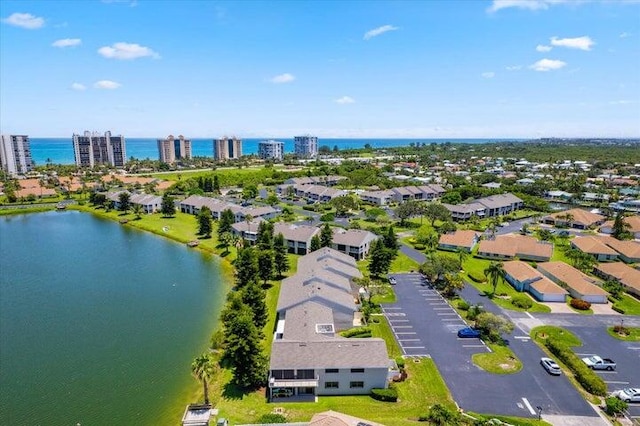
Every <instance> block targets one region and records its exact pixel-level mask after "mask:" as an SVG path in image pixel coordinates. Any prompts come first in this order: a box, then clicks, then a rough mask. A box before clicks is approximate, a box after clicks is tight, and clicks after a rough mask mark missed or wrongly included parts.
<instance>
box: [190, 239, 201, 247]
mask: <svg viewBox="0 0 640 426" xmlns="http://www.w3.org/2000/svg"><path fill="white" fill-rule="evenodd" d="M198 244H200V241H197V240H193V241H189V242H188V243H187V246H189V247H197V246H198Z"/></svg>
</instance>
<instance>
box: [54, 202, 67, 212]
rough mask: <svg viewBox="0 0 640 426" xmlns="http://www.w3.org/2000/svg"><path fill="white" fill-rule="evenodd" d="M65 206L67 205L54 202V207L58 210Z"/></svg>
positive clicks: (63, 208)
mask: <svg viewBox="0 0 640 426" xmlns="http://www.w3.org/2000/svg"><path fill="white" fill-rule="evenodd" d="M66 208H67V205H66V204H64V203H58V204H56V209H58V210H65V209H66Z"/></svg>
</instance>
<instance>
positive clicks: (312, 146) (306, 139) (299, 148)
mask: <svg viewBox="0 0 640 426" xmlns="http://www.w3.org/2000/svg"><path fill="white" fill-rule="evenodd" d="M293 141H294V151H295V154H296V157H298V158H316V157H317V156H318V138H317V137H316V136H309V135H307V136H295V137H294V138H293Z"/></svg>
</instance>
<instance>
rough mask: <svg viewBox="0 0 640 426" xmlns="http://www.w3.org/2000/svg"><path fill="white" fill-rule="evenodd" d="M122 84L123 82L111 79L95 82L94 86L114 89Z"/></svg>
mask: <svg viewBox="0 0 640 426" xmlns="http://www.w3.org/2000/svg"><path fill="white" fill-rule="evenodd" d="M120 86H122V84H120V83H116V82H115V81H111V80H100V81H96V82H95V83H93V87H95V88H96V89H105V90H114V89H117V88H118V87H120Z"/></svg>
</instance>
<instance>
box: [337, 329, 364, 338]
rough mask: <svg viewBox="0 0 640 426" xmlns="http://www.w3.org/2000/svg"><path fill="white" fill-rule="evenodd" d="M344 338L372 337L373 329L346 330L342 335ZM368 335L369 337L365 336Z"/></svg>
mask: <svg viewBox="0 0 640 426" xmlns="http://www.w3.org/2000/svg"><path fill="white" fill-rule="evenodd" d="M341 334H342V337H371V328H369V327H356V328H350V329H349V330H345V331H343V332H342V333H341ZM366 334H368V336H364V335H366Z"/></svg>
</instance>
